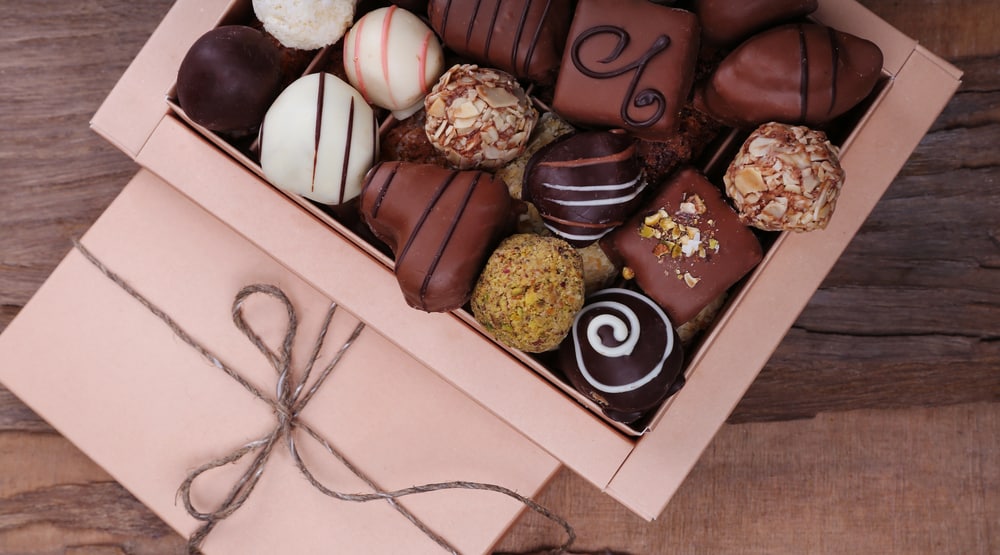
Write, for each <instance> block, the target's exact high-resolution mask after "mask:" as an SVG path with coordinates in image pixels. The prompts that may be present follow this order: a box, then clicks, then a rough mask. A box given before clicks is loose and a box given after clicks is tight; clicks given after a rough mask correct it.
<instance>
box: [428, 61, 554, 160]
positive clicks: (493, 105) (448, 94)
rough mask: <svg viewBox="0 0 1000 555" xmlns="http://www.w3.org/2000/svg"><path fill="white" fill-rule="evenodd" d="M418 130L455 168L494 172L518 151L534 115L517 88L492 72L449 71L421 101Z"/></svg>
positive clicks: (459, 68)
mask: <svg viewBox="0 0 1000 555" xmlns="http://www.w3.org/2000/svg"><path fill="white" fill-rule="evenodd" d="M424 108H425V109H426V111H427V122H426V124H425V126H424V130H425V131H426V132H427V137H428V138H429V139H430V141H431V144H432V145H434V147H435V148H437V149H438V150H440V151H441V152H442V153H443V154H444V155H445V157H446V158H447V159H448V162H449V163H450V164H451V165H452V166H453V167H455V168H458V169H472V168H479V169H495V168H498V167H500V166H502V165H504V164H506V163H507V162H510V161H511V160H513V159H514V158H516V157H517V156H518V155H519V154H521V152H523V151H524V148H525V146H526V145H527V144H528V138H529V137H530V136H531V130H532V129H534V127H535V123H537V122H538V112H537V111H536V110H535V109H534V108H533V107H532V106H531V101H530V100H528V96H527V95H526V94H525V92H524V90H523V89H522V88H521V86H520V85H519V84H518V83H517V81H515V80H514V78H513V77H512V76H511V75H510V74H507V73H504V72H502V71H500V70H497V69H487V68H480V67H478V66H475V65H470V64H462V65H456V66H453V67H452V68H451V69H449V70H448V71H446V72H445V74H444V75H442V76H441V78H440V79H439V80H438V82H437V84H436V85H434V88H433V89H431V92H430V94H428V95H427V97H426V98H425V99H424Z"/></svg>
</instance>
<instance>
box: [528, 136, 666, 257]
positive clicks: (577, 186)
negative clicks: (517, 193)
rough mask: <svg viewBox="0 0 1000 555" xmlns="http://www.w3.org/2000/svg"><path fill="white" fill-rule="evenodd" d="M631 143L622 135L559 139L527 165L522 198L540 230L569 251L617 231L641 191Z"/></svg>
mask: <svg viewBox="0 0 1000 555" xmlns="http://www.w3.org/2000/svg"><path fill="white" fill-rule="evenodd" d="M635 154H636V148H635V141H634V140H633V139H632V138H631V137H629V136H628V135H626V134H624V133H611V132H607V131H592V132H586V133H578V134H575V135H571V136H569V137H566V138H564V139H560V140H558V141H556V142H554V143H551V144H549V145H547V146H545V147H544V148H542V149H541V150H539V151H538V152H537V153H536V154H535V155H534V156H532V157H531V160H530V161H529V162H528V169H527V172H526V173H525V179H524V188H523V189H522V191H523V192H522V194H523V195H524V196H525V200H527V201H529V202H531V203H533V204H534V205H535V207H536V208H537V209H538V212H539V214H540V215H541V216H542V219H543V221H544V223H545V226H546V227H547V228H548V229H549V230H550V231H552V232H553V233H555V234H556V235H558V236H559V237H561V238H563V239H565V240H566V241H567V242H569V243H570V244H571V245H573V246H575V247H583V246H586V245H588V244H590V243H592V242H594V241H596V240H597V239H600V238H601V237H603V236H604V234H606V233H607V232H608V231H610V230H611V229H612V228H614V227H617V226H619V225H621V224H622V223H623V222H624V221H625V219H626V218H628V217H629V216H630V215H631V214H632V212H633V210H634V209H635V208H636V207H637V205H638V203H639V202H641V200H642V199H641V198H640V196H639V195H640V193H642V191H643V189H645V186H646V183H645V179H644V178H643V172H642V167H641V166H640V165H639V162H638V160H637V159H636V155H635Z"/></svg>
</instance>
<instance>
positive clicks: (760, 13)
mask: <svg viewBox="0 0 1000 555" xmlns="http://www.w3.org/2000/svg"><path fill="white" fill-rule="evenodd" d="M818 6H819V2H818V0H699V2H698V3H697V4H696V5H695V9H696V10H697V11H698V19H699V20H700V21H701V36H702V37H703V38H704V39H705V42H709V43H712V44H716V45H720V46H728V45H732V44H736V43H738V42H739V41H741V40H743V39H745V38H747V37H749V36H750V35H752V34H754V33H756V32H758V31H761V30H763V29H766V28H768V27H771V26H773V25H776V24H778V23H782V22H786V21H791V20H793V19H795V18H797V17H803V16H806V15H809V14H811V13H813V12H814V11H816V8H817V7H818Z"/></svg>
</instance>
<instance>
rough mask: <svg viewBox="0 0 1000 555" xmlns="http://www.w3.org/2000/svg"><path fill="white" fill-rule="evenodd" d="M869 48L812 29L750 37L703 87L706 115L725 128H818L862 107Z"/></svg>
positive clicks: (873, 69)
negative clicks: (776, 125)
mask: <svg viewBox="0 0 1000 555" xmlns="http://www.w3.org/2000/svg"><path fill="white" fill-rule="evenodd" d="M881 71H882V51H881V50H879V47H878V46H876V45H875V43H873V42H870V41H868V40H865V39H862V38H859V37H856V36H854V35H850V34H847V33H842V32H840V31H837V30H835V29H831V28H829V27H826V26H823V25H818V24H812V23H802V24H792V25H785V26H782V27H777V28H775V29H771V30H770V31H765V32H763V33H760V34H758V35H755V36H753V37H751V38H750V39H748V40H747V41H746V42H744V43H743V44H741V45H740V46H739V47H737V48H736V50H734V51H733V52H732V53H730V54H729V55H728V56H726V58H725V59H723V60H722V62H721V63H720V64H719V67H718V68H717V69H716V71H715V73H713V74H712V77H711V79H709V81H708V83H707V84H706V86H705V89H704V94H703V96H702V99H703V101H704V106H705V108H706V109H707V110H708V112H709V113H710V114H711V115H712V116H713V117H715V118H716V119H718V120H719V121H722V122H724V123H726V124H728V125H732V126H737V127H756V126H757V125H760V124H763V123H767V122H770V121H777V122H781V123H789V124H804V125H811V126H816V125H821V124H823V123H826V122H828V121H830V120H832V119H833V118H835V117H837V116H839V115H841V114H843V113H844V112H846V111H848V110H850V109H851V108H853V107H854V106H856V105H857V104H858V103H859V102H861V101H862V100H863V99H864V98H865V97H866V96H868V94H869V93H871V91H872V89H873V88H874V87H875V83H876V82H877V81H878V78H879V75H880V73H881Z"/></svg>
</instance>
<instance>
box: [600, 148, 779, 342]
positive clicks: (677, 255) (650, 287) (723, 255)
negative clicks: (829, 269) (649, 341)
mask: <svg viewBox="0 0 1000 555" xmlns="http://www.w3.org/2000/svg"><path fill="white" fill-rule="evenodd" d="M605 239H606V240H605V242H604V243H603V244H602V246H604V247H605V249H608V250H610V251H611V253H610V254H612V256H615V255H617V257H620V259H621V260H622V262H623V263H624V264H625V265H626V266H627V267H628V268H631V269H632V270H633V271H634V272H635V280H636V283H638V284H639V287H641V288H642V290H643V291H645V292H646V294H647V295H649V297H650V298H652V299H653V300H654V301H656V302H657V303H658V304H659V305H660V306H661V307H663V309H664V310H665V311H666V312H667V315H668V316H670V319H671V321H672V322H673V323H674V325H675V326H679V325H681V324H683V323H684V322H687V321H688V320H690V319H691V318H693V317H694V316H695V315H696V314H698V312H699V311H701V309H702V308H704V307H705V306H706V305H708V303H710V302H712V301H713V300H714V299H716V298H717V297H718V296H719V295H721V294H722V293H723V292H725V290H726V289H728V288H729V287H731V286H732V285H733V284H735V283H736V282H737V281H739V279H740V278H741V277H743V276H744V275H746V274H747V272H749V271H750V270H751V269H753V267H754V266H756V265H757V263H758V262H760V260H761V258H762V256H763V253H762V250H761V247H760V242H759V241H758V240H757V237H756V236H755V235H754V234H753V232H752V231H750V229H749V228H748V227H746V226H744V225H743V224H742V223H740V220H739V216H737V214H736V212H735V211H734V210H733V209H732V208H731V207H730V206H729V205H728V204H727V203H726V201H725V200H724V199H723V198H722V193H721V191H720V190H719V189H718V188H717V187H716V186H715V185H712V183H711V182H709V181H708V179H706V178H705V176H704V175H702V174H701V173H700V172H698V171H697V170H694V169H690V168H688V169H684V170H681V171H680V172H678V173H677V174H676V175H675V176H674V177H673V178H672V179H671V180H670V181H669V182H667V183H666V185H665V186H664V187H663V189H662V190H661V191H660V193H659V194H658V195H657V196H656V197H655V198H653V199H652V200H651V201H650V202H649V203H648V204H646V205H645V206H644V207H643V208H642V209H641V210H639V212H638V213H636V215H635V216H633V217H632V219H631V220H629V221H628V222H627V223H626V224H625V225H623V226H621V227H619V228H618V229H617V230H615V231H614V232H613V233H612V234H611V235H609V236H608V237H606V238H605Z"/></svg>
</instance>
